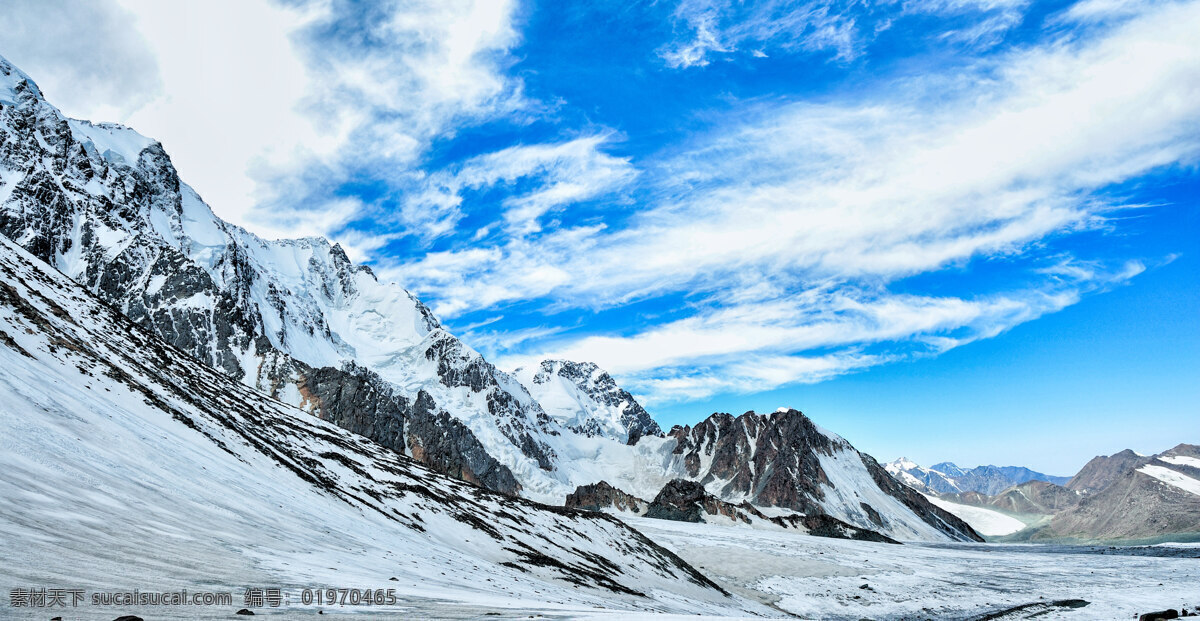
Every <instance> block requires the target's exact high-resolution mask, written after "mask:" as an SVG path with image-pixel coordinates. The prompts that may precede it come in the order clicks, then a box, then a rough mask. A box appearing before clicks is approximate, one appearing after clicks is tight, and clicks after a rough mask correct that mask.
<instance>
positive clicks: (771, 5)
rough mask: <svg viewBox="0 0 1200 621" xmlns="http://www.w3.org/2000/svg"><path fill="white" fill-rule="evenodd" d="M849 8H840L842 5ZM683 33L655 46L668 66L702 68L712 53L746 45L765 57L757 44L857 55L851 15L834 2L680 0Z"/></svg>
mask: <svg viewBox="0 0 1200 621" xmlns="http://www.w3.org/2000/svg"><path fill="white" fill-rule="evenodd" d="M846 8H850V7H842V10H845V9H846ZM674 18H675V21H676V25H677V28H681V29H682V30H683V31H684V36H683V37H682V38H681V39H679V40H677V41H673V42H671V43H670V44H668V45H666V46H664V47H663V48H662V49H661V50H659V54H660V56H662V58H663V60H664V61H665V62H666V63H667V65H668V66H670V67H682V68H687V67H697V66H699V67H703V66H705V65H707V64H709V62H711V58H712V56H713V55H715V54H722V53H728V52H735V51H738V50H740V49H741V48H743V47H745V46H747V45H750V46H756V47H755V48H753V49H750V50H748V51H749V53H750V54H751V55H752V56H754V57H758V58H766V56H767V55H766V53H765V52H764V51H763V50H762V46H764V45H769V46H771V47H773V48H777V49H782V50H789V51H795V50H804V51H825V50H832V51H833V52H834V54H835V57H836V58H839V59H851V58H853V57H855V56H857V55H858V54H859V50H858V49H857V47H856V46H857V41H856V40H855V38H856V37H855V22H854V18H853V17H851V16H849V15H847V14H844V13H842V12H841V11H840V10H839V7H838V5H837V4H836V3H831V2H791V1H789V0H768V1H766V2H758V3H753V4H745V3H741V2H733V1H730V0H682V1H681V2H680V3H679V5H678V6H677V7H676V9H675V13H674Z"/></svg>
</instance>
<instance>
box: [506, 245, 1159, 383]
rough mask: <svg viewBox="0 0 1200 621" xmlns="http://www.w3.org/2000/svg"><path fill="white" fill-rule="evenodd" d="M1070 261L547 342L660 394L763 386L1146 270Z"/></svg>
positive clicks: (923, 347) (781, 299)
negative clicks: (978, 288) (973, 283)
mask: <svg viewBox="0 0 1200 621" xmlns="http://www.w3.org/2000/svg"><path fill="white" fill-rule="evenodd" d="M1144 269H1145V268H1144V266H1143V265H1141V264H1140V263H1137V262H1131V263H1127V264H1124V265H1121V266H1118V267H1117V268H1115V269H1111V270H1109V269H1104V268H1102V267H1100V266H1091V267H1090V268H1088V269H1077V266H1069V265H1067V264H1059V265H1057V266H1055V269H1053V270H1050V271H1052V272H1053V274H1054V275H1055V278H1053V279H1049V280H1047V281H1044V282H1042V283H1040V286H1039V287H1036V288H1031V289H1024V290H1016V291H1009V292H1005V293H1000V294H993V295H986V296H979V297H976V298H972V299H965V298H958V297H948V296H941V297H934V296H923V295H912V294H896V293H891V292H889V291H888V290H886V289H885V288H854V287H845V286H839V287H832V286H831V287H824V288H814V289H808V290H804V291H801V292H799V293H796V294H792V295H783V296H778V297H775V298H770V299H759V300H746V301H744V302H740V303H737V304H734V305H728V306H723V307H720V308H714V309H710V310H707V311H703V312H701V313H699V314H697V315H694V316H691V317H687V318H685V319H681V320H677V321H673V322H669V323H666V324H663V325H658V326H654V327H652V328H650V329H647V330H645V331H642V332H639V333H637V334H633V335H629V336H611V335H595V336H588V337H585V338H581V339H576V340H572V341H566V342H560V343H555V342H553V340H552V339H551V340H549V342H547V343H545V344H544V345H543V347H546V348H548V353H546V352H539V353H538V355H534V356H527V357H521V356H517V357H512V358H510V359H507V360H503V362H504V363H506V364H508V365H510V366H525V365H529V364H533V363H535V362H536V361H537V359H540V357H542V356H545V357H549V358H563V359H568V360H572V359H588V360H593V361H595V362H597V363H598V364H600V365H601V366H602V367H604V368H606V369H608V370H609V371H610V372H612V373H615V374H617V375H619V376H621V377H622V379H623V380H624V381H625V382H626V383H628V385H629V386H631V387H632V388H633V389H634V390H636V391H638V392H639V393H641V396H643V397H644V398H646V400H647V401H648V402H651V403H662V402H667V401H674V400H679V399H698V398H703V397H708V396H711V395H714V394H720V393H727V392H742V393H746V392H755V391H761V390H768V389H772V388H777V387H779V386H781V385H786V384H791V383H796V382H816V381H820V380H823V379H827V378H829V377H832V376H835V375H840V374H843V373H847V372H850V371H854V370H859V369H863V368H867V367H871V366H875V365H878V364H882V363H886V362H893V361H897V360H901V359H905V358H911V357H914V356H926V355H934V354H939V353H943V352H945V351H947V350H950V349H953V348H955V347H959V346H961V345H964V344H967V343H971V342H973V341H976V340H978V339H981V338H991V337H994V336H996V335H998V334H1000V333H1001V332H1004V331H1006V330H1008V329H1010V328H1012V327H1014V326H1016V325H1019V324H1021V323H1024V322H1026V321H1031V320H1033V319H1036V318H1038V317H1041V316H1042V315H1045V314H1047V313H1052V312H1055V311H1058V310H1061V309H1062V308H1064V307H1066V306H1069V305H1071V304H1074V303H1076V302H1077V301H1079V299H1080V298H1081V296H1083V295H1084V294H1086V293H1091V292H1095V291H1097V290H1102V289H1106V288H1109V287H1111V286H1114V285H1119V284H1121V283H1124V282H1126V281H1128V280H1129V279H1130V278H1132V277H1134V276H1136V275H1137V274H1139V273H1141V272H1142V271H1143V270H1144Z"/></svg>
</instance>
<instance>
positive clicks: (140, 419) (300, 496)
mask: <svg viewBox="0 0 1200 621" xmlns="http://www.w3.org/2000/svg"><path fill="white" fill-rule="evenodd" d="M0 403H4V404H5V405H4V407H2V408H0V449H2V450H0V470H2V471H3V472H4V473H5V476H4V477H3V478H2V479H0V497H2V498H4V502H3V503H0V540H3V541H5V542H7V543H9V544H10V545H6V553H5V554H4V555H3V557H2V559H3V560H0V581H3V582H5V583H6V584H13V585H17V584H34V585H36V584H70V585H72V586H73V587H83V588H88V589H113V588H120V589H124V588H133V587H140V588H142V589H143V590H145V589H149V588H161V589H164V590H165V589H168V588H170V589H175V588H181V587H186V588H189V589H193V590H197V589H199V588H207V589H209V590H226V591H234V590H236V591H237V592H239V593H240V592H241V589H244V588H245V586H246V585H247V584H255V583H258V584H264V585H282V586H284V587H285V588H300V587H306V586H346V587H348V586H354V587H361V588H368V587H369V588H395V589H397V590H398V592H399V593H400V595H401V606H402V608H401V610H400V611H397V612H402V610H404V608H403V606H407V605H417V604H418V603H420V602H425V605H435V604H431V602H434V603H437V602H442V603H445V604H446V605H451V604H453V605H470V606H486V607H491V608H499V609H506V608H507V609H521V610H527V609H528V608H529V607H531V606H535V607H538V608H539V609H544V610H555V609H559V610H562V611H572V610H574V611H577V612H578V611H582V610H594V609H595V608H597V607H602V608H609V609H617V610H624V611H627V613H631V612H632V611H670V612H679V613H718V614H745V613H749V612H753V611H756V610H760V609H758V608H756V607H754V606H752V605H750V604H747V603H745V602H742V601H739V600H738V599H736V598H731V597H729V596H727V595H725V594H723V593H722V592H721V591H720V590H719V589H717V588H716V587H714V586H713V585H712V584H711V583H710V582H708V581H707V579H706V578H704V577H703V576H702V575H700V574H698V573H697V572H695V571H694V570H693V569H691V568H690V567H689V566H687V565H686V564H684V563H682V562H681V561H680V560H678V559H677V558H676V557H674V556H673V555H671V554H670V553H668V552H666V551H664V550H663V549H661V548H659V547H657V546H656V545H654V544H652V543H650V542H649V541H648V540H647V539H645V538H644V537H642V536H641V535H640V534H639V533H637V532H636V531H633V530H631V529H630V528H628V527H626V526H624V525H623V524H622V523H621V522H619V521H617V520H615V519H612V518H609V517H606V516H603V515H600V514H592V513H583V512H578V511H571V510H566V509H556V510H550V509H549V508H546V507H542V506H539V505H534V504H532V503H529V502H527V501H523V500H519V499H513V498H509V497H505V496H502V495H499V494H495V493H492V492H488V491H486V490H483V489H481V488H478V487H475V486H471V485H467V484H464V483H460V482H457V481H454V480H452V479H449V478H446V477H443V476H441V475H437V474H435V473H433V472H431V471H429V470H427V469H425V468H423V467H422V466H420V465H418V464H416V463H414V462H412V461H411V460H408V459H406V458H404V457H401V456H398V455H396V454H395V453H393V452H391V451H388V450H386V449H384V448H382V447H380V446H379V445H377V444H374V443H372V442H370V441H369V440H365V439H363V438H361V437H359V436H356V435H354V434H351V433H348V432H346V431H344V430H342V429H340V428H338V427H336V426H334V425H331V424H329V423H326V422H324V421H321V420H319V419H316V418H313V417H309V416H304V415H302V414H301V413H299V412H298V411H296V410H294V408H292V407H291V406H288V405H285V404H283V403H280V402H278V401H275V400H273V399H270V398H267V397H265V396H264V395H261V394H260V393H257V392H255V391H253V390H251V389H249V388H247V387H245V386H243V385H241V384H238V383H236V382H233V381H232V380H230V379H228V378H227V377H226V376H224V375H222V374H220V373H217V372H216V371H213V370H211V369H210V368H208V367H206V366H204V365H202V364H200V363H199V362H196V361H194V360H192V359H190V358H189V357H187V356H186V355H184V353H183V352H181V351H180V350H178V349H176V348H173V347H171V346H169V345H168V344H166V343H164V342H162V341H161V340H159V339H157V338H156V337H153V336H151V335H149V334H147V333H146V332H144V331H143V330H141V329H140V328H137V327H136V326H134V325H133V324H132V323H130V322H129V321H128V320H127V319H125V318H124V317H123V316H121V315H120V314H118V313H117V312H115V311H114V310H112V309H111V308H110V307H108V306H106V305H104V304H102V303H100V302H99V301H98V300H96V299H95V298H94V297H93V296H91V295H90V294H88V293H87V292H85V291H84V290H83V289H81V288H80V287H78V285H76V284H75V283H74V282H72V281H70V280H68V279H67V278H66V277H64V276H63V275H61V274H59V273H57V272H54V271H53V270H50V269H49V268H48V267H46V266H45V265H44V264H40V262H39V261H38V260H37V259H36V258H34V257H33V256H32V255H29V254H28V253H26V252H25V251H23V250H21V249H19V248H17V247H16V246H14V245H13V244H12V243H11V242H9V241H8V240H6V239H3V238H0ZM13 542H21V544H22V545H11V544H12V543H13ZM125 612H129V611H125ZM204 612H205V613H206V614H220V616H228V615H229V614H230V612H231V610H220V611H204ZM155 614H156V615H158V614H159V613H158V612H157V611H156V612H155ZM194 614H200V613H199V612H196V613H194ZM108 616H109V617H112V616H115V615H113V614H109V615H108Z"/></svg>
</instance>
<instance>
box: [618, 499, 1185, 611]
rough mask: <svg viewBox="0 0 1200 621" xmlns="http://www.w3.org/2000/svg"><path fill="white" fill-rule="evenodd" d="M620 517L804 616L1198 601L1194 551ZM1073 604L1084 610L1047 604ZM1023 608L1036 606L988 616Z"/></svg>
mask: <svg viewBox="0 0 1200 621" xmlns="http://www.w3.org/2000/svg"><path fill="white" fill-rule="evenodd" d="M627 522H629V523H630V524H631V525H633V526H634V527H635V528H637V529H638V530H640V531H641V532H643V533H645V534H646V535H647V536H648V537H650V538H651V539H653V540H654V541H656V542H658V543H660V544H662V545H664V546H666V547H667V548H669V549H671V550H673V551H674V552H676V553H677V554H679V555H680V556H681V557H683V558H684V559H685V560H687V561H688V562H690V563H692V564H693V565H694V566H696V568H697V569H699V570H700V571H702V572H704V573H705V574H706V575H708V576H710V577H712V578H713V579H714V580H716V581H717V582H718V583H719V584H721V585H722V586H724V587H725V588H726V589H729V590H730V591H731V592H734V593H737V594H739V595H743V596H745V597H748V598H753V599H756V600H758V601H760V602H762V603H764V604H768V605H771V606H773V607H774V608H776V609H777V610H778V611H779V613H780V614H781V615H784V614H786V615H795V616H797V617H800V618H805V619H830V620H843V619H845V620H858V619H880V620H881V619H962V620H969V619H981V618H985V617H986V618H989V619H1004V620H1008V619H1025V618H1037V619H1081V620H1082V619H1088V620H1091V619H1129V618H1135V617H1136V615H1137V614H1140V613H1145V612H1149V611H1152V610H1163V609H1166V608H1176V609H1179V608H1186V609H1188V610H1195V609H1196V607H1197V606H1200V548H1197V547H1195V546H1194V545H1187V544H1176V545H1171V544H1164V545H1163V546H1155V547H1149V548H1129V549H1122V548H1110V547H1072V546H1057V545H1042V544H967V543H946V544H928V543H907V544H905V545H902V546H896V545H888V544H883V543H871V542H862V541H847V540H840V539H822V538H816V537H805V536H802V535H795V534H792V533H786V532H771V531H765V530H754V529H750V528H738V527H730V526H721V525H714V524H684V523H679V522H665V521H662V520H651V519H645V518H630V519H627ZM1126 552H1128V553H1126ZM864 585H865V586H864ZM1070 600H1082V601H1085V602H1087V605H1086V606H1081V605H1079V604H1078V603H1075V604H1074V605H1075V606H1080V607H1071V606H1070V605H1062V606H1052V605H1050V604H1051V603H1053V602H1064V601H1070ZM1026 604H1035V605H1034V606H1030V607H1028V608H1024V609H1022V610H1019V611H1014V612H1012V613H1011V614H1009V615H1007V616H994V617H988V615H994V614H998V613H1000V612H1003V611H1005V610H1009V609H1013V608H1016V607H1019V606H1024V605H1026Z"/></svg>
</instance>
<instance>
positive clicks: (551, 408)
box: [513, 360, 663, 444]
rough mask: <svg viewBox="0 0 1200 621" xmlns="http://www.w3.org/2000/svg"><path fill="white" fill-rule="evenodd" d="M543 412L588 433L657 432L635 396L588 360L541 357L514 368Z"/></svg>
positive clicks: (625, 437)
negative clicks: (536, 362) (537, 362)
mask: <svg viewBox="0 0 1200 621" xmlns="http://www.w3.org/2000/svg"><path fill="white" fill-rule="evenodd" d="M513 375H514V376H516V378H517V379H518V380H520V382H521V384H522V385H524V386H525V388H526V389H528V390H529V393H530V394H531V395H533V396H534V398H536V399H537V400H538V403H540V404H541V405H542V408H543V409H545V410H546V413H547V414H549V415H550V416H552V417H553V418H555V419H556V420H558V421H559V422H561V423H563V424H564V425H566V426H567V427H569V428H571V429H573V430H575V431H577V432H579V433H582V434H584V435H587V436H605V437H609V438H613V439H615V440H617V441H619V442H622V443H625V444H637V442H638V440H639V439H641V438H642V436H647V435H650V436H661V435H663V432H662V429H661V428H659V426H658V423H656V422H654V419H653V418H651V416H650V414H649V413H648V412H646V410H645V408H643V407H642V405H641V404H640V403H638V402H637V399H635V398H634V397H633V395H631V394H629V393H628V392H627V391H625V390H624V389H623V388H621V387H620V386H618V385H617V383H616V381H614V380H613V378H612V376H611V375H609V374H608V373H607V372H606V371H604V369H601V368H600V367H598V366H596V364H595V363H592V362H572V361H570V360H543V361H542V363H541V364H540V365H538V366H536V367H528V368H520V369H517V370H516V371H514V372H513Z"/></svg>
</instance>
